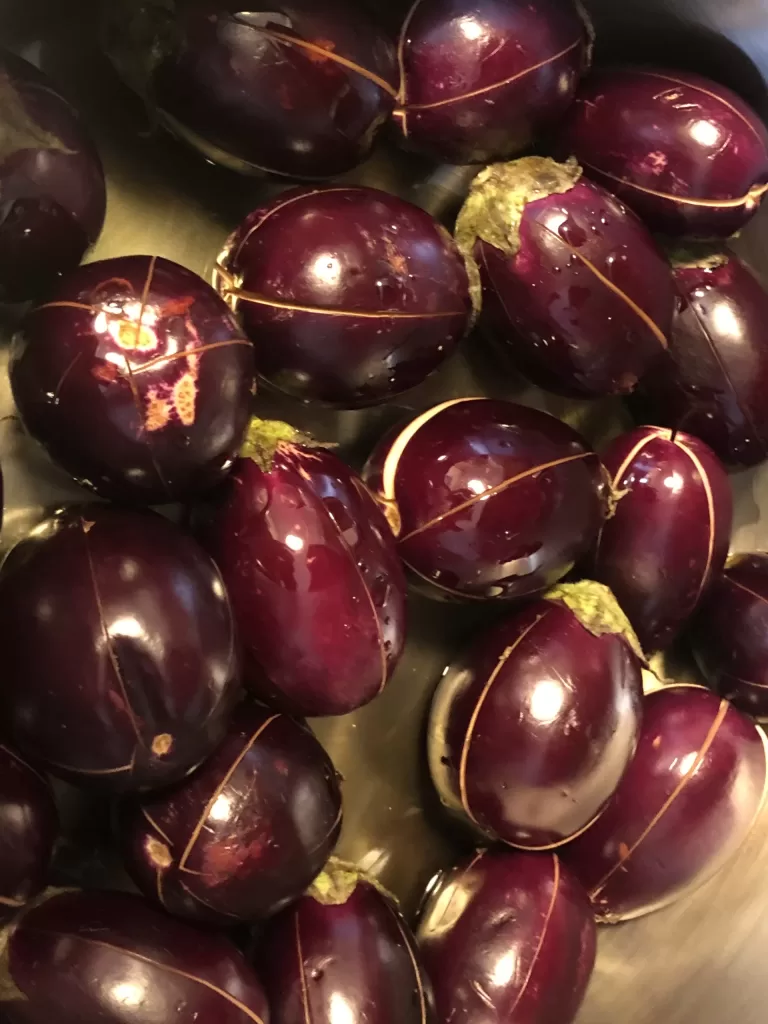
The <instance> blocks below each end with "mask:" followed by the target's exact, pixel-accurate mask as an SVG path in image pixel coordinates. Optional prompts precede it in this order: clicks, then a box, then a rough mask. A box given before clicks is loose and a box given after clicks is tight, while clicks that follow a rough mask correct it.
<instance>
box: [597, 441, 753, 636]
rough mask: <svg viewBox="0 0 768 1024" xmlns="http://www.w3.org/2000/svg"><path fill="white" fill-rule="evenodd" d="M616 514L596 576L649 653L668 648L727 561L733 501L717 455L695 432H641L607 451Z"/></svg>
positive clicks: (603, 538)
mask: <svg viewBox="0 0 768 1024" xmlns="http://www.w3.org/2000/svg"><path fill="white" fill-rule="evenodd" d="M602 460H603V465H604V466H605V468H606V470H607V471H608V473H609V475H610V477H611V480H612V487H613V491H614V495H615V497H616V499H617V500H616V510H615V512H614V514H613V515H612V516H610V517H609V518H608V519H606V521H605V524H604V526H603V529H602V531H601V533H600V538H599V540H598V543H597V547H596V550H595V554H594V558H593V560H592V564H591V571H590V575H591V576H592V577H593V578H594V579H596V580H600V582H602V583H605V584H606V586H608V587H610V588H611V590H612V591H613V593H614V594H615V595H616V598H617V600H618V602H619V604H620V605H621V607H622V608H623V609H624V612H625V613H626V615H627V617H628V619H629V621H630V622H631V623H632V625H633V626H634V628H635V632H636V633H637V635H638V638H639V640H640V644H641V646H642V648H643V650H644V651H646V653H648V654H651V653H653V652H654V651H659V650H663V649H664V648H666V647H668V646H669V644H670V643H671V642H672V640H674V638H675V636H676V635H677V633H678V632H679V630H680V629H681V627H682V626H683V624H684V623H685V622H686V620H687V619H688V618H689V617H690V616H691V615H692V614H693V612H694V610H695V608H696V606H697V604H698V603H699V601H700V600H701V598H702V596H703V595H704V593H705V592H706V589H707V587H708V586H709V584H710V583H711V582H712V580H713V579H715V577H716V576H717V574H718V573H719V572H720V570H721V569H722V567H723V565H724V564H725V559H726V557H727V556H728V545H729V542H730V538H731V524H732V519H733V498H732V495H731V486H730V482H729V480H728V476H727V474H726V472H725V470H724V469H723V467H722V465H721V464H720V462H719V461H718V459H717V457H716V456H715V454H714V452H713V451H712V450H711V449H710V448H708V447H707V446H706V445H705V444H704V443H703V442H702V441H699V440H698V439H697V438H695V437H691V436H690V434H683V433H680V432H678V433H673V431H671V430H668V429H665V428H663V427H637V428H636V429H635V430H632V431H630V432H629V433H628V434H622V435H621V437H618V438H616V440H615V441H613V442H612V443H611V444H610V445H609V446H608V448H607V449H606V450H605V451H604V452H603V453H602Z"/></svg>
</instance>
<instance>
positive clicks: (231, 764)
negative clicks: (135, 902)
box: [118, 704, 341, 927]
mask: <svg viewBox="0 0 768 1024" xmlns="http://www.w3.org/2000/svg"><path fill="white" fill-rule="evenodd" d="M340 829H341V795H340V793H339V785H338V780H337V777H336V773H335V771H334V768H333V764H332V763H331V760H330V758H329V757H328V755H327V754H326V752H325V751H324V750H323V748H322V747H321V745H320V743H319V742H318V740H316V739H315V737H314V736H313V735H312V733H311V732H310V731H309V729H308V728H307V726H306V725H305V724H303V723H300V722H296V721H294V720H292V719H290V718H287V717H286V716H285V715H281V714H280V713H279V712H272V711H269V710H268V709H267V708H264V707H261V706H259V705H257V704H242V705H240V707H239V708H238V710H237V711H236V712H235V714H234V715H233V717H232V720H231V721H230V723H229V727H228V730H227V734H226V736H225V738H224V740H223V741H222V742H221V744H220V745H219V746H218V747H217V748H216V750H215V752H214V753H213V754H212V755H211V756H210V757H209V758H208V760H207V761H206V762H205V763H204V764H203V765H202V766H201V767H200V768H198V769H197V771H196V772H195V773H194V774H193V775H192V776H190V778H188V779H185V780H184V781H183V782H181V783H179V784H178V785H177V786H175V787H173V788H172V789H166V790H164V791H163V792H162V793H147V794H142V795H140V796H130V797H127V798H126V799H125V800H124V801H123V802H122V804H121V806H120V808H119V811H118V845H119V848H120V850H121V852H122V854H123V857H124V860H125V863H126V866H127V868H128V871H129V873H130V874H131V876H132V878H133V879H134V881H135V882H136V885H137V886H138V887H139V889H141V891H142V892H143V893H144V895H145V896H146V897H147V898H148V899H151V900H154V901H156V902H158V903H159V904H160V906H161V907H163V908H164V909H165V910H167V911H169V912H170V913H172V914H176V915H177V916H180V917H186V918H191V919H192V920H197V921H200V922H202V923H205V924H213V925H219V926H222V927H232V926H233V925H236V924H237V923H238V922H239V921H254V920H258V919H259V918H263V917H268V916H269V915H271V914H274V913H276V912H277V911H278V910H280V909H282V907H284V906H285V905H286V904H287V903H289V902H290V901H291V900H295V899H296V898H297V897H299V896H300V895H301V894H302V893H303V892H304V890H305V889H306V888H307V886H308V885H309V884H310V882H311V881H312V880H313V879H314V878H315V876H316V875H318V874H319V872H320V871H321V869H322V867H323V865H324V864H325V862H326V861H327V860H328V858H329V856H330V855H331V852H332V851H333V847H334V846H335V844H336V840H337V839H338V836H339V832H340Z"/></svg>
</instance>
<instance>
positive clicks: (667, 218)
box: [560, 67, 768, 239]
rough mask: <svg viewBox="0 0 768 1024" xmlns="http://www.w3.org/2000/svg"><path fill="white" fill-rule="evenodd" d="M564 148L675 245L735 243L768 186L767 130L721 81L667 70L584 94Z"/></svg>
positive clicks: (624, 77) (599, 84) (623, 72)
mask: <svg viewBox="0 0 768 1024" xmlns="http://www.w3.org/2000/svg"><path fill="white" fill-rule="evenodd" d="M560 144H561V146H562V148H563V149H564V150H565V151H567V152H568V153H572V154H574V155H575V156H576V159H577V160H578V161H579V163H580V164H582V165H583V166H584V169H585V171H586V173H587V174H588V175H589V176H590V177H594V178H595V180H597V181H600V182H602V183H603V184H604V185H605V186H606V188H609V189H610V190H611V191H612V192H614V193H615V194H616V195H617V196H618V197H619V199H621V200H623V201H624V202H626V203H627V204H628V205H629V206H631V207H632V209H633V210H634V211H635V212H636V213H637V214H639V215H640V216H641V217H642V218H643V220H644V221H645V222H646V223H647V224H648V226H649V227H650V228H651V230H653V231H658V232H660V233H662V234H665V235H669V236H670V237H674V238H704V239H706V238H727V237H728V236H729V235H732V234H733V233H734V232H735V231H738V230H739V229H740V228H742V227H744V225H745V224H746V223H747V221H748V220H749V219H750V218H751V217H752V216H753V214H754V213H755V212H756V210H757V208H758V206H759V205H760V201H761V199H762V197H763V194H764V192H765V190H766V187H768V185H767V184H766V183H767V182H768V130H766V128H765V125H764V124H763V122H762V121H761V119H760V118H759V117H758V115H757V114H756V113H755V111H754V110H752V109H751V108H750V107H749V106H748V105H747V104H746V103H745V102H744V100H742V99H741V97H740V96H737V95H736V93H734V92H732V91H731V90H730V89H727V88H726V87H725V86H724V85H721V84H720V83H719V82H713V81H712V80H711V79H709V78H703V77H702V76H700V75H695V74H691V73H690V72H688V71H673V70H667V69H664V68H640V67H625V68H607V69H602V70H600V71H597V72H595V73H594V74H593V75H591V76H590V78H589V79H587V80H586V81H585V82H584V84H583V85H582V86H581V88H580V89H579V91H578V93H577V95H576V101H575V103H574V104H573V106H572V108H571V111H570V113H569V116H568V118H567V119H566V121H565V124H564V126H563V135H562V138H561V143H560Z"/></svg>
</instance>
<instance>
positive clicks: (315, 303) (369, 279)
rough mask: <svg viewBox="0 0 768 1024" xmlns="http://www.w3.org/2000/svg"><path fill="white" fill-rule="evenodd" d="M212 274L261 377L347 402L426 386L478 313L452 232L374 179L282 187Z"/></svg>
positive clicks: (309, 396)
mask: <svg viewBox="0 0 768 1024" xmlns="http://www.w3.org/2000/svg"><path fill="white" fill-rule="evenodd" d="M215 284H216V286H217V288H218V289H219V292H220V294H221V295H222V296H223V297H224V298H225V299H227V301H228V302H229V303H230V305H231V308H232V309H233V310H234V311H236V312H237V313H238V315H239V316H240V318H241V319H242V322H243V326H244V327H245V330H246V332H247V334H248V336H249V337H250V338H251V339H252V340H253V342H254V345H255V346H256V348H257V350H258V352H259V373H260V375H261V376H262V377H263V378H264V379H265V380H266V381H268V382H269V383H270V384H272V385H273V386H274V387H275V388H277V389H278V390H279V391H281V392H284V393H286V394H289V395H291V396H293V397H294V398H300V399H302V400H304V401H310V400H311V401H316V402H322V403H325V404H327V405H333V406H339V407H341V408H359V407H361V406H368V405H375V404H377V403H380V402H384V401H386V400H387V399H389V398H392V397H394V396H395V395H399V394H400V393H401V392H403V391H407V390H408V389H409V388H412V387H415V386H416V385H417V384H420V383H421V382H422V381H423V380H424V379H425V377H427V376H428V375H429V374H430V373H432V372H433V371H434V370H435V369H436V368H437V367H438V366H440V364H441V363H443V362H444V360H445V359H447V358H448V356H450V355H451V353H452V352H453V351H454V349H455V348H456V346H457V345H458V343H459V341H460V340H461V338H462V337H463V336H464V334H465V333H466V331H467V329H468V327H469V324H470V319H471V317H472V312H473V310H472V301H471V298H470V294H469V284H468V280H467V272H466V268H465V266H464V261H463V260H462V257H461V255H460V253H459V251H458V249H457V248H456V246H455V244H454V242H453V240H452V239H451V237H450V235H449V234H448V233H447V232H446V231H445V229H444V228H443V227H441V225H440V224H438V222H437V221H436V220H435V219H434V218H433V217H431V216H430V215H429V214H428V213H425V212H424V210H420V209H419V208H418V207H417V206H413V205H412V204H411V203H407V202H405V200H403V199H398V198H397V196H392V195H389V194H388V193H386V192H381V191H379V189H375V188H355V187H352V186H346V187H345V186H338V185H337V186H329V187H327V188H316V189H306V188H305V189H294V190H291V191H289V192H284V193H282V194H281V195H280V196H278V197H277V199H275V200H273V201H272V202H271V203H268V204H267V205H266V206H262V207H259V208H258V209H256V210H254V212H253V213H251V214H250V215H249V216H248V217H247V218H246V219H245V221H244V222H243V223H242V224H241V226H240V227H239V228H238V229H237V230H236V231H235V232H234V233H233V234H232V235H231V236H230V237H229V239H228V240H227V242H226V245H225V247H224V250H223V252H222V254H221V256H220V257H219V260H218V263H217V268H216V272H215Z"/></svg>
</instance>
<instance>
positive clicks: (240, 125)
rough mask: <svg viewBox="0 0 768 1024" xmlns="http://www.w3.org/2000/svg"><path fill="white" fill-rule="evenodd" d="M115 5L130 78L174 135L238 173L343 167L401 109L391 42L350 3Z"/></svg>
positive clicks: (109, 29) (109, 31)
mask: <svg viewBox="0 0 768 1024" xmlns="http://www.w3.org/2000/svg"><path fill="white" fill-rule="evenodd" d="M107 7H108V11H107V13H106V15H105V17H106V44H107V51H108V53H109V54H110V56H111V58H112V60H113V62H114V64H115V65H116V67H117V69H118V72H119V73H120V74H121V75H122V77H123V78H124V79H125V80H126V81H127V82H128V84H129V85H131V86H132V87H133V88H134V89H136V91H137V92H139V94H140V95H142V96H144V98H145V99H146V100H147V102H148V104H149V105H150V107H151V109H152V110H153V112H154V113H155V114H156V116H157V118H158V120H159V121H160V123H161V124H163V125H164V126H165V127H166V128H167V129H168V130H169V131H171V132H172V133H173V134H174V135H175V136H176V137H177V138H179V139H181V140H182V141H184V142H186V143H188V144H189V145H191V146H193V147H194V148H195V149H197V150H199V151H200V152H201V153H203V155H204V156H206V157H207V158H208V159H209V160H213V161H214V162H215V163H219V164H223V165H224V166H226V167H230V168H233V169H234V170H236V171H240V172H241V173H244V174H263V173H265V172H268V173H271V174H276V175H281V176H287V177H290V178H304V179H312V178H330V177H333V176H335V175H337V174H342V173H343V172H345V171H348V170H351V169H352V168H353V167H355V166H356V165H357V164H359V163H361V162H362V161H363V160H364V159H365V158H366V157H367V156H368V154H369V152H370V150H371V148H372V146H373V143H374V140H375V138H376V135H377V133H378V131H379V128H380V127H381V126H382V125H383V124H384V122H385V121H386V120H387V119H388V117H389V115H390V113H391V111H392V108H393V106H394V102H395V95H396V92H397V70H396V57H395V48H394V45H393V43H392V42H390V40H389V39H387V37H386V36H385V35H383V34H382V32H381V31H380V30H379V29H378V27H377V26H376V25H374V24H373V22H372V21H371V20H370V19H369V18H368V17H367V16H366V13H365V11H364V10H361V5H359V4H357V3H355V2H354V0H323V3H322V4H317V3H316V2H315V0H285V2H281V3H279V4H275V3H273V2H266V3H265V2H263V0H251V2H249V3H248V4H247V5H246V6H245V7H244V8H242V9H241V8H240V7H238V6H236V5H234V4H232V3H231V2H229V0H202V2H200V3H194V4H190V3H186V2H182V0H170V2H166V0H163V2H161V3H157V2H152V3H145V4H142V5H141V6H140V7H139V8H138V10H137V6H136V4H135V2H134V0H114V2H112V3H110V4H108V5H107Z"/></svg>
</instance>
